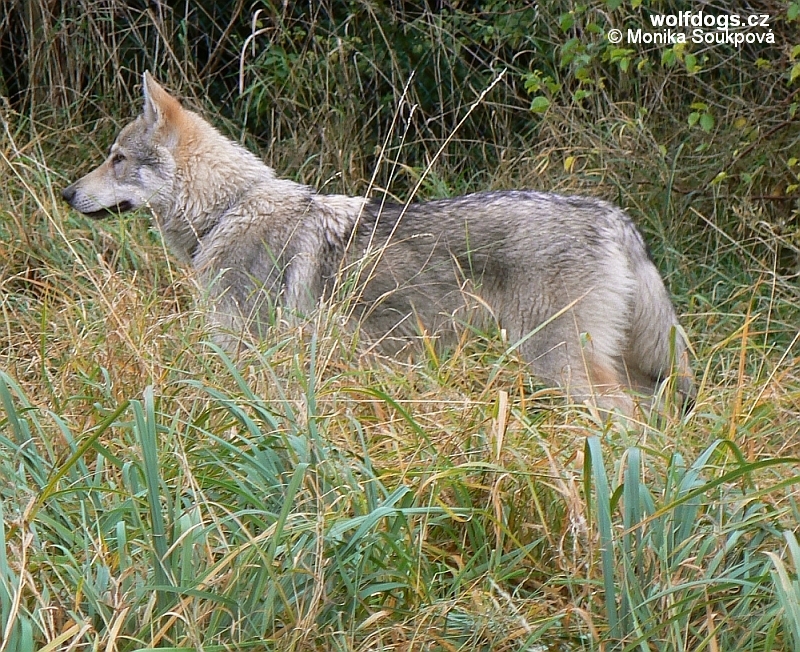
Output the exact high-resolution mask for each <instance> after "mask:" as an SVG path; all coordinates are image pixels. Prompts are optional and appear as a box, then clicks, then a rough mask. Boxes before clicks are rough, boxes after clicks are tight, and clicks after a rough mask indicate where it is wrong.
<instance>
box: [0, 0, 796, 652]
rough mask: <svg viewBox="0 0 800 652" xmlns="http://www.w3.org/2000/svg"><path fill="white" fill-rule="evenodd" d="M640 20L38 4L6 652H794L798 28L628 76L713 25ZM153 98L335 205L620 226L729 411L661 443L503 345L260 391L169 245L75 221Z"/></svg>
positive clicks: (21, 200)
mask: <svg viewBox="0 0 800 652" xmlns="http://www.w3.org/2000/svg"><path fill="white" fill-rule="evenodd" d="M641 5H642V6H639V4H637V6H636V7H633V6H632V4H626V3H618V2H610V1H609V2H603V1H600V0H597V1H594V0H593V1H592V2H589V3H586V4H585V5H584V6H580V7H577V6H572V3H560V2H555V3H550V4H549V6H548V7H547V8H542V9H540V10H538V12H537V11H533V12H532V9H531V5H530V3H523V2H503V3H485V4H484V5H483V6H481V7H480V8H472V7H471V6H467V5H455V4H454V5H452V6H450V5H447V6H446V7H439V6H434V5H433V4H431V3H401V4H394V5H384V4H381V3H361V4H358V5H353V4H352V3H339V2H333V1H326V2H322V3H316V4H315V5H314V4H313V3H312V4H309V5H300V4H293V3H263V4H262V5H259V6H257V7H253V8H251V7H249V6H247V5H246V3H234V5H233V6H232V7H223V5H222V4H219V5H218V4H215V3H205V2H201V3H188V4H184V5H181V7H180V8H179V9H170V8H169V7H167V5H166V4H165V3H155V4H154V3H150V4H148V5H147V6H146V7H145V6H144V5H143V6H142V7H140V8H137V5H135V4H131V3H118V2H108V3H94V4H89V5H80V6H79V5H76V4H74V3H73V4H70V3H62V4H61V5H53V4H52V3H44V2H31V3H7V4H5V5H3V8H2V10H0V11H1V12H2V14H0V16H1V19H0V47H2V48H3V52H4V57H3V62H2V74H1V75H0V89H2V90H0V93H2V95H3V100H2V107H0V110H1V111H2V134H3V135H2V138H0V161H2V163H0V180H1V181H2V185H3V188H4V194H3V197H2V199H0V269H2V274H0V309H2V322H1V323H0V324H1V326H0V405H1V406H2V407H0V511H2V515H3V520H2V525H1V526H0V538H2V547H0V652H6V651H12V650H19V651H26V650H53V651H55V650H80V649H88V648H92V649H103V650H115V649H116V650H145V649H153V648H160V649H174V650H201V649H202V650H223V649H226V650H228V649H241V650H245V649H276V650H301V649H303V650H307V649H320V650H323V649H324V650H389V649H409V650H410V649H420V650H423V649H424V650H500V651H502V650H611V649H619V650H664V651H667V650H670V651H671V650H687V651H688V650H692V651H695V650H709V651H714V650H730V649H747V650H765V651H766V650H780V649H786V650H791V649H795V648H796V646H797V645H798V642H800V616H798V613H800V608H798V604H800V602H798V600H799V599H800V598H798V596H800V589H798V575H797V571H798V563H800V552H798V544H797V537H796V528H797V522H798V516H799V515H798V509H797V498H796V496H797V489H796V487H797V482H798V478H797V469H798V458H800V446H799V445H798V442H800V439H799V436H800V426H799V425H798V424H800V408H798V405H800V372H798V363H797V360H798V357H797V345H798V342H797V340H798V335H797V333H798V327H797V325H798V323H800V298H798V290H797V276H796V273H797V255H798V246H797V213H796V201H797V198H796V194H797V187H796V186H797V160H796V152H795V149H796V139H797V133H798V132H797V124H796V119H795V117H794V116H795V111H796V107H795V100H796V88H795V85H796V83H797V82H796V81H792V79H791V75H792V70H793V66H794V65H795V60H796V58H797V55H796V53H794V50H793V47H794V45H796V43H795V41H796V39H795V36H794V34H795V31H794V30H795V29H796V17H794V16H793V11H794V9H792V7H791V6H788V7H784V6H777V5H775V6H772V5H769V6H767V5H764V4H763V3H762V4H756V3H752V4H751V5H750V4H748V5H746V6H744V7H742V11H745V10H746V11H748V12H750V13H769V14H770V15H772V16H773V17H774V20H773V23H772V24H773V28H774V30H775V34H776V37H777V41H778V42H777V43H776V45H775V46H764V47H762V48H760V49H758V50H756V49H754V48H748V47H744V48H741V49H737V50H732V49H725V48H720V49H703V50H691V49H690V50H688V51H681V50H680V49H674V48H665V49H655V48H654V49H637V48H627V49H626V48H616V49H615V48H612V47H611V46H610V45H609V44H608V42H607V41H606V40H604V39H603V38H602V33H600V32H602V31H603V30H605V29H607V28H608V27H610V26H617V27H621V26H626V25H633V26H636V25H638V24H641V22H642V21H643V20H644V19H645V13H644V12H646V11H650V10H658V11H663V12H665V13H669V12H671V11H677V10H678V8H677V7H674V6H673V3H659V2H650V3H648V2H644V3H641ZM176 7H177V5H176ZM709 10H710V9H709ZM715 11H716V10H715ZM721 11H722V10H721V9H720V12H721ZM598 29H599V30H600V32H597V30H598ZM594 34H598V36H597V38H595V36H593V35H594ZM9 53H10V54H9ZM6 54H9V56H5V55H6ZM688 55H691V57H689V56H688ZM144 69H151V70H152V71H154V72H156V73H157V75H158V77H159V78H161V79H162V81H164V83H165V84H167V85H168V86H169V87H170V88H172V89H173V90H175V91H176V92H179V93H180V94H181V95H182V96H183V97H185V98H186V101H187V103H188V104H189V105H190V106H193V107H194V108H196V109H198V110H200V111H202V112H203V113H204V114H206V115H208V116H210V117H211V118H212V120H214V121H215V122H217V124H219V125H220V126H221V128H222V129H223V130H225V131H226V132H227V133H228V134H230V135H231V136H232V137H234V138H237V139H239V140H242V141H244V142H245V143H247V144H248V145H249V146H251V147H253V148H254V149H258V150H259V151H261V152H262V153H263V155H264V157H265V159H266V160H267V161H268V162H269V163H270V164H271V165H273V166H275V167H276V168H277V169H278V171H279V173H281V174H284V175H288V176H291V177H292V178H294V179H296V180H298V181H302V182H304V183H309V184H313V185H315V186H317V187H320V188H322V189H323V190H324V191H344V192H352V193H366V192H371V193H373V194H375V195H379V194H380V193H382V192H388V193H389V194H391V195H396V196H398V197H401V198H407V197H409V196H411V195H412V194H417V195H418V196H419V197H420V198H430V197H436V196H443V195H450V194H455V193H458V192H465V191H470V190H478V189H487V188H504V187H512V186H518V185H525V186H532V187H536V188H542V189H552V190H558V191H562V192H588V193H591V194H596V195H602V196H605V197H607V198H610V199H612V200H614V201H617V202H618V203H620V204H622V205H623V206H625V207H626V208H627V209H628V210H629V212H630V213H631V215H632V216H633V217H634V219H635V220H636V221H637V223H639V225H640V226H641V227H642V230H643V231H644V233H645V235H646V238H647V240H648V242H649V243H650V245H651V248H652V252H653V256H654V259H655V260H656V263H657V265H658V267H659V269H661V270H662V272H663V273H664V276H665V278H666V280H667V283H668V285H669V287H670V289H671V291H672V294H673V295H674V297H675V300H676V304H677V305H678V307H679V309H680V311H681V312H682V313H684V316H683V319H682V321H683V323H684V325H685V327H686V330H687V331H688V332H689V334H690V337H691V339H692V341H693V344H694V349H695V362H694V365H695V369H696V371H697V374H698V378H699V381H700V392H699V396H698V401H697V404H696V406H695V408H694V410H693V412H691V413H690V414H689V415H686V416H681V415H678V414H673V413H669V414H667V415H665V416H664V418H662V419H661V420H660V421H658V422H655V421H654V422H653V423H650V424H642V427H641V428H640V429H639V430H638V431H636V432H631V431H628V430H625V429H623V428H617V427H614V425H613V424H608V423H603V422H601V421H599V420H596V419H594V418H593V416H592V415H591V414H588V413H586V411H585V410H583V409H581V408H580V407H577V406H570V405H568V404H566V403H565V402H564V400H563V399H562V398H560V397H559V396H558V395H557V393H556V392H554V391H553V390H550V389H549V388H543V387H541V386H539V385H538V384H536V381H535V379H532V378H530V376H529V374H528V373H527V370H526V368H525V367H524V365H521V364H520V363H519V362H518V361H517V360H516V359H515V358H514V356H513V355H511V354H509V352H507V351H506V344H505V343H504V342H503V340H502V337H499V336H498V337H495V336H493V335H492V334H488V335H487V334H480V333H471V334H466V335H465V336H464V338H463V339H462V341H461V342H459V343H458V345H457V346H456V347H455V348H454V349H452V350H449V351H441V350H439V349H436V348H434V347H423V350H422V351H420V352H419V354H418V355H417V356H416V357H415V358H413V359H411V360H387V359H380V358H376V357H374V356H372V357H370V356H362V354H361V349H359V347H358V346H357V342H354V341H353V340H352V338H351V336H350V335H348V334H342V333H341V331H340V329H339V327H338V324H337V322H336V321H334V320H328V319H326V315H324V314H320V315H318V316H317V322H316V323H315V324H314V326H315V328H313V329H309V331H313V334H311V333H310V332H309V331H307V330H302V329H292V328H289V327H284V328H278V329H276V330H275V331H274V332H273V333H270V334H269V335H268V337H267V339H266V340H265V341H264V342H262V343H261V344H259V345H258V346H257V347H254V348H253V349H252V350H251V351H248V352H247V354H246V355H245V357H244V358H243V359H242V360H237V361H232V360H230V359H229V358H228V357H226V356H225V355H224V354H223V353H222V352H221V351H219V350H218V349H216V348H215V347H214V346H213V345H211V344H209V343H208V342H207V336H206V333H205V326H204V324H205V321H204V318H203V305H202V299H201V298H200V297H201V296H202V292H201V291H200V290H199V289H198V288H196V287H195V282H194V280H193V279H192V277H191V275H190V274H189V272H188V271H187V270H185V269H183V268H181V267H179V266H176V265H174V264H173V262H172V261H171V259H170V258H169V254H168V252H167V251H165V249H164V246H163V244H162V242H161V239H160V237H159V235H158V233H157V232H155V231H154V230H153V229H152V228H151V227H150V224H149V222H148V221H147V219H146V218H145V216H143V215H131V216H127V217H125V218H123V219H121V220H118V221H107V222H92V221H88V220H87V219H85V218H83V217H82V216H79V215H77V214H75V213H74V212H72V211H69V210H68V209H67V208H66V207H65V206H64V205H63V204H62V203H60V201H59V199H58V196H59V190H60V188H61V187H63V185H65V183H66V182H67V181H68V180H70V179H72V178H74V177H75V176H77V175H78V174H80V173H81V172H83V171H84V170H86V169H88V168H89V167H91V166H93V165H94V164H96V163H97V162H98V161H99V160H100V159H101V158H102V155H103V154H102V153H103V152H104V151H105V150H106V149H107V147H108V145H109V143H110V142H111V140H112V138H113V136H114V133H115V131H116V130H117V129H118V127H119V126H120V125H121V124H123V123H124V122H125V121H126V120H127V119H128V118H129V117H131V116H132V115H133V114H135V113H137V112H138V110H139V102H140V100H139V95H138V89H137V86H136V85H137V84H138V80H139V75H140V73H141V72H142V71H143V70H144ZM503 71H505V72H503ZM694 114H696V115H694Z"/></svg>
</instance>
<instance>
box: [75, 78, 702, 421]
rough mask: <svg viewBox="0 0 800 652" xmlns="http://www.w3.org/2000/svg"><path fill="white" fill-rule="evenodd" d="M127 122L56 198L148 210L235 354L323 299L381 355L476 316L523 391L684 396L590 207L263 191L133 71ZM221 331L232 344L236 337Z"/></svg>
mask: <svg viewBox="0 0 800 652" xmlns="http://www.w3.org/2000/svg"><path fill="white" fill-rule="evenodd" d="M143 94H144V111H143V113H142V115H140V116H139V117H138V118H136V119H135V120H134V121H133V122H132V123H130V124H129V125H128V126H126V127H125V128H124V129H123V130H122V131H121V133H120V134H119V136H118V137H117V140H116V142H115V143H114V144H113V145H112V147H111V151H110V153H109V156H108V159H107V160H106V161H105V162H103V163H102V164H101V165H100V166H99V167H98V168H96V169H95V170H93V171H92V172H89V173H88V174H87V175H86V176H84V177H83V178H82V179H79V180H78V181H76V182H75V183H73V184H72V185H70V186H69V187H68V188H66V189H65V190H64V191H63V193H62V194H63V197H64V199H65V200H66V201H67V202H68V203H69V204H70V205H71V206H72V207H73V208H75V209H76V210H78V211H80V212H82V213H85V214H87V215H90V216H93V217H95V216H101V215H105V214H108V213H117V212H122V211H127V210H130V209H135V208H138V207H141V206H147V207H149V208H150V210H151V211H152V213H153V215H154V216H155V221H156V222H157V224H158V227H159V228H160V230H161V233H162V234H163V237H164V239H165V240H166V242H167V244H168V245H169V246H170V248H171V249H172V251H173V252H174V254H175V255H176V256H177V257H178V258H180V259H181V260H183V261H185V262H187V263H190V264H191V265H192V266H193V268H194V269H195V270H196V273H197V275H198V277H199V280H200V282H201V283H202V284H203V286H204V287H206V288H208V292H209V298H210V304H211V306H212V308H211V310H210V317H211V318H212V322H213V323H215V324H216V326H217V328H218V331H219V332H224V333H227V334H228V336H227V339H226V338H224V336H223V341H224V342H226V344H227V346H229V347H230V348H233V349H235V348H236V346H237V344H238V343H239V342H240V336H241V334H242V332H243V331H249V332H250V333H253V334H255V335H258V334H259V333H260V332H263V329H265V328H268V327H269V324H270V323H272V321H273V320H274V315H275V313H274V309H275V307H276V306H278V305H280V306H281V307H282V308H283V309H284V310H286V311H288V312H289V314H294V315H301V316H302V315H306V314H308V313H309V312H311V311H312V310H313V309H314V308H315V307H316V306H317V305H318V303H319V302H320V301H321V300H326V299H330V298H332V292H334V291H335V287H338V288H339V296H341V294H342V292H341V288H345V289H346V290H347V292H348V294H349V296H350V297H351V313H350V322H351V323H352V324H353V326H354V327H355V326H359V327H360V330H361V333H362V335H363V336H364V337H365V338H366V339H367V340H369V341H373V342H378V343H380V344H381V345H382V346H383V347H384V350H389V351H390V352H396V351H397V349H398V348H399V347H400V346H401V345H402V344H403V343H404V342H405V343H407V342H408V341H409V340H410V339H412V338H413V337H414V336H415V335H420V334H421V333H425V334H437V335H441V336H443V335H446V334H447V333H450V334H452V333H453V332H454V326H455V325H456V324H457V323H458V322H459V321H464V320H466V319H467V317H466V314H467V313H468V311H469V308H470V306H472V307H473V308H474V307H475V306H476V305H478V306H480V307H481V309H482V311H483V313H484V314H488V315H490V316H491V318H493V319H495V320H496V321H497V323H498V324H499V325H500V326H501V327H502V328H504V329H505V330H506V333H507V336H508V338H509V341H510V342H512V343H513V344H514V345H515V346H516V347H517V348H518V349H519V351H520V353H521V354H522V356H523V358H524V359H525V360H526V361H527V362H528V364H529V365H530V368H531V370H532V371H533V373H534V374H535V375H536V376H537V377H539V378H540V379H542V380H544V381H546V382H550V383H555V384H558V385H560V386H561V387H563V388H564V389H565V391H566V392H567V393H568V394H569V395H570V396H571V397H572V398H574V399H576V400H580V401H585V402H587V403H589V404H595V405H599V406H600V407H601V408H603V409H617V410H620V411H621V412H623V413H624V414H627V415H630V414H632V413H633V412H634V410H635V405H636V401H635V400H634V398H632V395H633V396H636V395H638V396H639V397H640V398H642V399H643V400H644V401H645V402H647V400H648V397H649V398H650V399H652V396H653V395H654V394H655V393H656V392H657V391H658V390H659V386H660V383H661V382H662V381H663V380H665V379H667V378H670V377H671V378H672V379H673V381H674V386H676V387H677V389H678V391H679V392H680V393H681V394H683V396H684V398H685V399H687V400H691V398H692V396H693V394H694V383H693V377H692V372H691V369H690V367H689V359H688V354H687V344H686V342H685V341H684V339H683V335H682V330H681V329H680V328H679V327H678V321H677V318H676V316H675V311H674V309H673V307H672V303H671V302H670V299H669V296H668V295H667V291H666V289H665V287H664V283H663V282H662V280H661V277H660V275H659V273H658V271H657V270H656V268H655V266H654V265H653V262H652V261H651V259H650V258H649V256H648V252H647V249H646V247H645V244H644V241H643V240H642V236H641V235H640V233H639V231H638V230H637V229H636V227H635V226H634V224H633V222H632V221H631V219H630V218H629V217H628V216H627V215H626V214H625V213H624V212H623V211H622V210H620V209H619V208H617V207H616V206H613V205H611V204H608V203H606V202H604V201H601V200H599V199H591V198H587V197H565V196H559V195H554V194H548V193H541V192H533V191H527V190H520V191H509V192H484V193H476V194H472V195H466V196H463V197H456V198H453V199H443V200H437V201H430V202H426V203H411V204H407V205H396V204H391V203H386V202H382V201H379V200H374V199H366V198H363V197H346V196H342V195H323V194H318V193H317V192H315V191H314V190H312V189H311V188H308V187H307V186H304V185H301V184H298V183H295V182H293V181H289V180H286V179H279V178H277V177H276V176H275V172H274V170H272V169H271V168H269V167H267V166H266V165H265V164H264V163H263V162H262V161H261V160H260V159H259V158H258V157H256V156H254V155H253V154H252V153H250V152H249V151H247V150H246V149H244V148H243V147H241V146H240V145H238V144H236V143H234V142H233V141H231V140H229V139H228V138H226V137H224V136H223V135H222V134H220V133H219V132H218V131H217V130H216V129H215V128H214V127H212V126H211V125H210V124H209V123H208V122H206V121H205V120H204V119H203V118H201V117H200V116H199V115H197V114H196V113H194V112H192V111H189V110H187V109H185V108H183V107H182V106H181V104H180V103H179V102H178V100H176V99H175V98H174V97H172V96H171V95H170V94H169V93H167V91H165V90H164V89H163V88H162V87H161V86H160V85H159V84H158V83H157V82H156V81H155V80H154V79H153V78H152V76H150V74H149V73H145V74H144V89H143ZM237 332H238V334H239V336H236V333H237Z"/></svg>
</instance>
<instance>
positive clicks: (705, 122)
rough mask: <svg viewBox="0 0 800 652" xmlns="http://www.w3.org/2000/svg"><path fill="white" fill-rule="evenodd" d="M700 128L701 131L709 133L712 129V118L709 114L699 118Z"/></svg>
mask: <svg viewBox="0 0 800 652" xmlns="http://www.w3.org/2000/svg"><path fill="white" fill-rule="evenodd" d="M700 128H701V129H702V130H703V131H711V130H712V129H713V128H714V116H713V115H711V114H710V113H704V114H703V115H701V116H700Z"/></svg>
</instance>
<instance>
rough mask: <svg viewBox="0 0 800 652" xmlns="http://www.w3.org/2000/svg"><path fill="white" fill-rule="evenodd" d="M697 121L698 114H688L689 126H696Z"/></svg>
mask: <svg viewBox="0 0 800 652" xmlns="http://www.w3.org/2000/svg"><path fill="white" fill-rule="evenodd" d="M699 119H700V114H699V113H698V112H697V111H695V112H693V113H690V114H689V126H690V127H693V126H694V125H696V124H697V121H698V120H699Z"/></svg>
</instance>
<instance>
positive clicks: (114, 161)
mask: <svg viewBox="0 0 800 652" xmlns="http://www.w3.org/2000/svg"><path fill="white" fill-rule="evenodd" d="M124 160H125V154H122V153H120V152H116V153H115V154H114V155H113V156H112V157H111V165H119V164H120V163H122V162H123V161H124Z"/></svg>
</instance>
